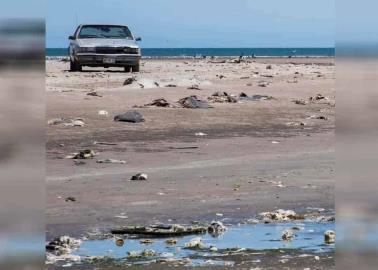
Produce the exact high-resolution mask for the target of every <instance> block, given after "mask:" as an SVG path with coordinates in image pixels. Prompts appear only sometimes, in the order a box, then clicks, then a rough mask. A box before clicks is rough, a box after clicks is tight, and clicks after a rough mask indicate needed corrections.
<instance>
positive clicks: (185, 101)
mask: <svg viewBox="0 0 378 270" xmlns="http://www.w3.org/2000/svg"><path fill="white" fill-rule="evenodd" d="M178 103H179V104H180V105H181V106H183V107H184V108H189V109H209V108H212V107H211V106H210V105H209V103H207V102H206V101H203V100H200V99H199V98H198V97H197V96H190V97H185V98H182V99H180V100H179V101H178Z"/></svg>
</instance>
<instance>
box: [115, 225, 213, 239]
mask: <svg viewBox="0 0 378 270" xmlns="http://www.w3.org/2000/svg"><path fill="white" fill-rule="evenodd" d="M111 232H112V233H113V234H136V235H138V234H139V235H151V236H183V235H190V234H204V233H206V232H207V227H204V226H197V225H194V226H183V225H177V224H174V225H151V226H147V227H144V226H126V227H122V228H120V229H114V230H112V231H111Z"/></svg>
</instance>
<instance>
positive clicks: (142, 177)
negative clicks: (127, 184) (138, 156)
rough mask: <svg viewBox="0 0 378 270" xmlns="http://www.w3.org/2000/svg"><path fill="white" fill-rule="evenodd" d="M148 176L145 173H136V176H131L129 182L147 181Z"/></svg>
mask: <svg viewBox="0 0 378 270" xmlns="http://www.w3.org/2000/svg"><path fill="white" fill-rule="evenodd" d="M147 179H148V175H147V174H145V173H138V174H136V175H133V176H132V177H131V179H130V180H131V181H147Z"/></svg>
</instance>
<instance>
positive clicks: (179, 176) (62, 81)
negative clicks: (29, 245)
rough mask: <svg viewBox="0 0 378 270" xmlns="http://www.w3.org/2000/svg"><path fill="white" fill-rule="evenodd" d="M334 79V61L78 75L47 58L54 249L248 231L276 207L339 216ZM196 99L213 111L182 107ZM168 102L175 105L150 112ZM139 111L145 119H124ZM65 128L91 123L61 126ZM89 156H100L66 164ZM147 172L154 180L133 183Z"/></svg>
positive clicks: (49, 212)
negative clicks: (203, 230) (129, 229)
mask: <svg viewBox="0 0 378 270" xmlns="http://www.w3.org/2000/svg"><path fill="white" fill-rule="evenodd" d="M127 79H129V80H128V82H127V83H125V81H126V80H127ZM334 81H335V70H334V58H328V57H301V58H295V57H293V58H287V57H285V58H284V57H280V58H269V57H264V58H246V59H242V61H238V59H236V60H234V59H233V58H219V59H218V58H214V59H210V58H206V59H193V58H188V59H143V61H142V66H141V72H140V73H125V72H123V71H122V70H121V69H117V68H112V69H107V70H106V69H102V68H88V67H84V71H83V72H80V73H78V72H69V63H68V62H67V61H65V60H47V61H46V102H47V116H46V119H47V120H50V122H49V124H46V125H47V138H46V166H47V176H46V197H47V202H46V226H47V227H46V228H47V240H50V239H52V238H54V237H57V236H60V235H70V236H72V237H77V238H79V237H82V236H84V235H86V234H88V233H106V232H108V231H109V230H110V229H112V228H117V227H119V226H124V225H143V226H145V225H149V224H157V223H163V224H173V223H175V224H176V223H177V224H190V223H191V222H193V221H201V222H211V221H212V220H222V221H223V222H227V223H229V224H239V223H241V222H243V221H245V220H246V219H250V218H254V217H255V216H256V215H258V214H259V213H261V212H265V211H272V210H276V209H290V210H294V211H296V212H297V213H307V212H309V211H311V210H310V209H325V211H329V212H333V211H334V208H335V205H334V169H335V162H334V157H335V152H334V131H335V86H334ZM216 92H219V93H223V92H226V93H227V95H226V97H227V96H230V97H240V96H247V97H254V98H250V99H249V98H240V99H238V100H237V102H228V101H227V102H223V101H224V100H230V99H231V98H225V99H223V98H222V97H221V98H212V97H213V95H214V93H216ZM219 93H218V94H217V95H216V96H219V95H220V94H219ZM241 93H244V94H243V95H240V94H241ZM192 95H195V96H197V98H198V99H200V100H203V101H207V102H208V103H209V105H211V107H212V108H208V109H190V108H183V107H180V106H179V104H178V103H177V102H178V101H179V100H180V99H182V98H185V97H189V96H192ZM258 95H260V96H258ZM159 98H164V99H165V100H166V101H167V102H168V103H169V104H170V105H171V106H167V107H156V106H145V105H146V104H149V103H151V102H153V101H154V100H156V99H159ZM209 98H210V99H209ZM129 110H135V111H138V112H139V113H141V114H142V115H143V117H144V119H145V121H144V122H141V123H125V122H116V121H114V119H113V118H114V116H116V115H119V114H122V113H125V112H127V111H129ZM100 111H103V112H100ZM99 112H100V113H99ZM59 118H64V119H76V120H77V121H80V123H81V124H80V125H79V126H73V125H69V124H68V125H67V124H64V123H63V124H62V123H61V122H59V121H55V122H54V121H51V120H52V119H59ZM85 149H90V150H93V151H94V153H95V154H96V155H95V157H94V158H92V159H86V160H83V162H81V163H78V162H74V160H72V159H68V158H65V157H67V156H68V155H70V154H72V153H76V152H79V151H81V150H85ZM104 159H112V160H118V161H124V162H122V163H111V164H103V163H98V161H99V160H104ZM137 173H145V174H147V175H148V180H147V181H130V179H131V177H132V176H133V175H135V174H137ZM68 198H71V199H68ZM67 199H68V200H67ZM333 255H334V254H333V253H331V254H329V253H327V254H325V255H320V257H321V260H320V261H319V260H316V261H311V260H303V259H302V260H289V261H288V262H285V263H283V264H280V263H278V260H276V259H275V258H276V257H274V256H273V257H269V256H268V257H267V258H270V259H267V260H266V262H265V266H266V267H268V266H270V267H272V265H276V263H278V264H279V265H282V266H288V267H289V269H304V268H306V267H311V269H333V268H334V264H333ZM272 258H274V259H272ZM236 261H237V262H238V263H240V262H242V261H243V259H242V258H239V259H237V260H236ZM273 261H274V263H273ZM298 262H300V263H298ZM261 265H264V260H263V262H262V263H261ZM236 266H237V267H234V268H235V269H245V268H242V267H246V266H249V267H252V266H254V267H257V266H258V263H257V264H253V263H251V262H250V263H246V264H242V265H240V266H238V264H237V265H236ZM148 267H152V268H151V269H159V268H158V267H157V266H148ZM159 267H161V266H159ZM277 267H279V266H277ZM49 269H50V268H49ZM51 269H55V268H53V266H51ZM78 269H79V268H78ZM83 269H84V268H83ZM88 269H89V268H88ZM104 269H105V268H104ZM144 269H147V268H144ZM162 269H164V267H163V268H162ZM176 269H177V268H176ZM185 269H187V268H185ZM204 269H205V268H204ZM221 269H227V268H224V267H221Z"/></svg>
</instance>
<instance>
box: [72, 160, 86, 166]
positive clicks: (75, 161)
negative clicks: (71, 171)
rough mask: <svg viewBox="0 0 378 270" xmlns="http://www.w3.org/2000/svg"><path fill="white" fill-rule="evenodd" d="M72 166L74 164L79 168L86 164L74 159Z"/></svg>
mask: <svg viewBox="0 0 378 270" xmlns="http://www.w3.org/2000/svg"><path fill="white" fill-rule="evenodd" d="M74 164H75V165H76V166H81V165H85V164H87V163H86V162H84V161H82V160H77V159H75V160H74Z"/></svg>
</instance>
